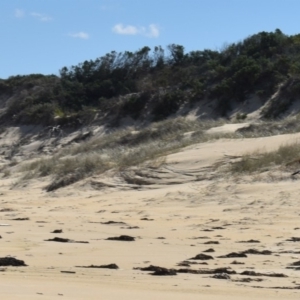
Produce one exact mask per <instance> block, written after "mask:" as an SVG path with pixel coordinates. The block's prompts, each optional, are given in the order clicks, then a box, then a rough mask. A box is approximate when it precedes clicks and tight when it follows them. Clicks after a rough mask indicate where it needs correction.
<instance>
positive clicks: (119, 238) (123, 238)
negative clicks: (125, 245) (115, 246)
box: [107, 235, 135, 242]
mask: <svg viewBox="0 0 300 300" xmlns="http://www.w3.org/2000/svg"><path fill="white" fill-rule="evenodd" d="M107 240H109V241H124V242H133V241H135V238H134V237H132V236H129V235H120V236H117V237H109V238H107Z"/></svg>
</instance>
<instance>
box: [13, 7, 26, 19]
mask: <svg viewBox="0 0 300 300" xmlns="http://www.w3.org/2000/svg"><path fill="white" fill-rule="evenodd" d="M24 16H25V12H24V10H22V9H16V10H15V17H16V18H18V19H20V18H23V17H24Z"/></svg>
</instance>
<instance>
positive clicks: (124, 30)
mask: <svg viewBox="0 0 300 300" xmlns="http://www.w3.org/2000/svg"><path fill="white" fill-rule="evenodd" d="M112 31H113V32H114V33H116V34H122V35H143V36H147V37H150V38H157V37H158V36H159V28H158V26H157V25H155V24H150V25H149V26H148V27H144V26H139V27H137V26H133V25H126V26H125V25H123V24H122V23H119V24H116V25H115V26H114V27H113V28H112Z"/></svg>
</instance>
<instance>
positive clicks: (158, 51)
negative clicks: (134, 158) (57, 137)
mask: <svg viewBox="0 0 300 300" xmlns="http://www.w3.org/2000/svg"><path fill="white" fill-rule="evenodd" d="M299 75H300V34H299V35H293V36H288V35H285V34H284V33H282V32H281V31H280V30H279V29H276V30H275V31H274V32H260V33H258V34H255V35H252V36H250V37H248V38H246V39H244V40H243V41H240V42H238V43H234V44H231V45H228V46H226V47H224V49H222V50H221V51H212V50H207V49H206V50H201V51H191V52H189V53H185V50H184V47H183V46H181V45H175V44H172V45H169V46H168V47H167V49H163V48H162V47H160V46H158V47H155V48H154V49H153V50H151V49H150V48H149V47H143V48H142V49H140V50H138V51H136V52H128V51H126V52H121V53H117V52H115V51H113V52H111V53H108V54H106V55H105V56H103V57H100V58H97V59H95V60H90V61H85V62H83V63H80V64H78V65H76V66H71V67H63V68H62V69H61V70H60V76H54V75H52V76H44V75H40V74H33V75H28V76H13V77H10V78H8V79H7V80H0V96H1V97H2V99H4V98H5V97H6V99H8V98H9V97H10V101H9V103H8V104H7V107H8V109H7V110H6V111H5V113H4V114H3V115H2V116H1V118H2V120H13V121H14V122H19V123H26V124H32V123H35V124H37V123H43V124H45V125H46V124H52V123H53V122H54V119H55V120H56V122H57V120H60V121H61V122H63V121H64V122H69V123H70V122H71V123H72V122H73V124H75V123H76V120H77V121H78V120H80V122H85V121H88V120H90V119H91V117H92V116H94V115H95V114H96V113H98V115H99V114H102V115H104V114H107V113H111V112H113V113H115V114H119V115H120V114H121V115H122V116H125V115H130V116H131V117H133V118H138V117H140V115H141V114H142V112H143V111H144V109H145V108H146V109H147V110H148V112H149V111H150V112H151V114H152V118H153V120H160V119H163V118H165V117H167V116H168V115H170V114H172V113H174V112H176V111H177V110H178V109H179V108H180V107H181V105H183V104H187V103H196V102H197V101H201V100H203V99H212V100H217V101H218V109H219V111H220V113H221V115H226V112H227V111H228V110H229V109H230V105H231V103H232V101H236V102H243V101H244V100H245V99H246V98H247V97H249V96H250V95H253V94H256V95H257V96H259V97H261V98H262V99H267V97H269V96H270V95H272V93H274V91H275V89H276V88H277V87H278V85H279V84H282V83H286V82H288V83H289V84H285V85H284V87H285V89H286V96H287V97H288V98H289V100H290V101H294V100H295V99H296V98H297V97H299V96H300V80H298V78H300V76H299ZM12 96H13V97H12ZM3 97H4V98H3ZM282 109H284V108H282ZM270 117H272V116H270ZM74 122H75V123H74Z"/></svg>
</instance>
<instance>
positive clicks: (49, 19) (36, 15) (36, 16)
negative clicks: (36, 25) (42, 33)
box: [30, 12, 52, 22]
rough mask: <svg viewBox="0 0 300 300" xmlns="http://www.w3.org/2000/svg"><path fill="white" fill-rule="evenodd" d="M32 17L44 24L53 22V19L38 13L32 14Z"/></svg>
mask: <svg viewBox="0 0 300 300" xmlns="http://www.w3.org/2000/svg"><path fill="white" fill-rule="evenodd" d="M30 15H31V16H32V17H34V18H37V19H38V20H39V21H42V22H49V21H51V20H52V18H51V17H49V16H47V15H44V14H40V13H36V12H32V13H31V14H30Z"/></svg>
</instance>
